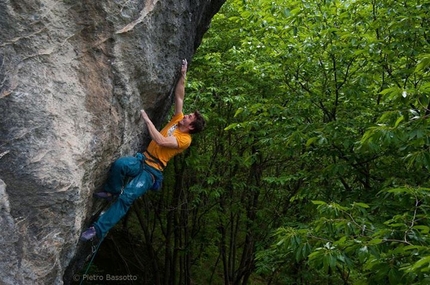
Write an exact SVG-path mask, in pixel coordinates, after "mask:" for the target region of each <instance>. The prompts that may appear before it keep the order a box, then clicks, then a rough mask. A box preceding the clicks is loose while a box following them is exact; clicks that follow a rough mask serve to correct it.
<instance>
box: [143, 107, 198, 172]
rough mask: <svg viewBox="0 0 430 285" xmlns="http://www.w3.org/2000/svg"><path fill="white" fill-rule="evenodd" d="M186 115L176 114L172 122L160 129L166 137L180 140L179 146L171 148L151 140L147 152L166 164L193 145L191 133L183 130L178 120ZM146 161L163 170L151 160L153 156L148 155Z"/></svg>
mask: <svg viewBox="0 0 430 285" xmlns="http://www.w3.org/2000/svg"><path fill="white" fill-rule="evenodd" d="M183 117H184V114H183V113H179V114H176V115H175V116H173V118H172V119H171V120H170V122H169V123H168V124H167V125H166V126H165V127H164V128H163V129H162V130H161V131H160V133H161V135H163V136H164V137H169V136H174V137H175V138H176V141H177V142H178V147H177V148H170V147H165V146H161V145H158V144H157V143H156V142H155V141H153V140H152V141H151V142H150V143H149V145H148V148H147V152H149V153H150V154H151V155H152V156H155V157H156V158H158V159H159V160H160V161H161V162H162V163H163V164H164V165H167V162H168V161H169V160H170V159H171V158H172V157H174V156H175V155H177V154H179V153H181V152H183V151H184V150H186V149H187V148H188V147H189V146H190V145H191V135H190V134H189V133H183V132H181V131H180V130H179V129H178V128H177V127H178V122H179V121H180V120H182V118H183ZM146 163H147V164H148V165H150V166H152V167H154V168H156V169H158V170H161V171H162V170H163V169H162V167H161V166H160V165H158V164H157V163H155V162H152V161H151V157H148V159H147V160H146Z"/></svg>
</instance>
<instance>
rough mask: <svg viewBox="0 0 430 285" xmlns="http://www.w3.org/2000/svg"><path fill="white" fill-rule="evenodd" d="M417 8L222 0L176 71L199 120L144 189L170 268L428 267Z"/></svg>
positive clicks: (424, 51)
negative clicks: (152, 188)
mask: <svg viewBox="0 0 430 285" xmlns="http://www.w3.org/2000/svg"><path fill="white" fill-rule="evenodd" d="M429 8H430V7H429V5H428V4H426V3H422V1H415V0H414V1H412V0H407V1H401V2H399V1H388V0H383V1H366V0H356V1H340V0H330V1H297V0H292V1H291V0H289V1H286V0H280V1H268V0H258V1H257V0H240V1H239V0H232V1H228V2H227V3H226V4H225V5H224V7H223V8H222V10H221V11H220V12H219V13H218V14H217V15H216V17H215V18H214V19H213V21H212V24H211V27H210V29H209V31H208V33H207V34H206V36H205V38H204V39H203V42H202V45H201V46H200V47H199V50H198V52H197V53H196V55H195V57H194V58H193V60H192V62H191V64H190V70H189V76H188V81H187V89H186V90H187V97H186V102H185V106H186V107H187V108H189V109H190V110H194V109H199V110H200V111H201V112H202V113H203V114H205V116H206V117H207V118H208V126H207V129H206V130H205V132H203V133H202V134H198V135H196V136H195V137H194V138H193V147H192V148H191V149H190V150H188V151H187V152H186V153H185V154H184V155H183V156H180V157H178V158H176V159H175V163H174V165H173V166H172V165H169V167H168V169H166V172H165V176H166V180H165V183H164V188H163V192H162V194H160V195H158V196H157V195H153V196H149V197H148V201H146V203H148V205H153V207H155V209H156V210H155V211H152V212H151V211H149V210H148V211H147V212H146V213H145V217H148V221H151V222H148V224H147V225H146V226H147V227H150V226H152V227H150V228H149V229H146V228H145V234H146V235H145V237H146V238H147V242H146V246H147V247H148V248H151V247H153V248H154V249H153V251H154V252H157V253H158V255H160V256H164V257H165V260H164V262H159V264H162V265H163V266H165V268H164V269H165V270H167V269H170V270H171V271H172V272H175V270H174V269H175V268H176V269H177V272H186V273H184V275H181V276H178V277H176V278H173V277H171V278H172V279H171V280H174V281H175V282H176V283H175V284H191V283H196V284H384V283H386V284H426V283H429V282H430V281H429V278H430V277H429V272H428V271H429V269H430V250H429V249H430V248H429V240H428V239H429V232H430V226H429V221H428V219H427V211H428V205H429V204H428V203H429V189H430V185H429V167H430V155H429V145H430V142H429V135H428V134H429V123H428V116H429V109H430V99H429V91H430V83H429V82H430V80H429V70H430V50H429V41H430V36H429V32H428V31H429V28H430V25H429V24H428V23H429V21H428V18H429V13H428V11H429ZM154 205H155V206H154ZM152 221H153V222H152ZM159 267H162V266H161V265H159ZM172 275H174V274H173V273H172ZM166 278H167V277H166ZM166 280H167V279H166ZM166 282H167V281H166ZM166 284H168V282H167V283H166ZM169 284H174V282H173V283H169Z"/></svg>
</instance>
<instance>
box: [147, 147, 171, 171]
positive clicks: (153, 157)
mask: <svg viewBox="0 0 430 285" xmlns="http://www.w3.org/2000/svg"><path fill="white" fill-rule="evenodd" d="M146 154H148V155H146ZM148 156H149V157H148ZM145 157H146V160H147V161H149V162H152V163H156V164H157V165H158V166H160V167H161V170H163V169H164V168H166V165H165V164H164V163H163V162H162V161H161V160H159V159H158V158H157V157H155V156H154V155H152V154H151V153H150V152H149V151H147V150H146V151H145Z"/></svg>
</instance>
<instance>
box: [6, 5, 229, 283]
mask: <svg viewBox="0 0 430 285" xmlns="http://www.w3.org/2000/svg"><path fill="white" fill-rule="evenodd" d="M224 2H225V0H212V1H211V0H188V1H174V0H167V1H160V0H131V1H122V0H106V1H90V0H74V1H71V0H64V1H54V0H1V1H0V206H1V212H0V225H1V229H2V232H1V233H0V256H1V259H0V284H62V283H68V279H67V278H64V279H63V276H64V273H65V270H66V268H67V267H68V266H69V265H70V262H71V261H72V260H73V258H74V257H75V256H76V255H77V254H79V250H80V249H79V247H78V244H79V242H78V239H79V235H80V232H81V230H82V229H83V228H85V227H86V226H87V222H88V218H89V217H90V215H91V211H92V207H93V205H92V199H91V195H92V193H93V192H94V191H96V190H97V189H98V188H99V187H100V186H101V185H102V183H103V182H104V180H105V178H106V174H107V170H108V168H109V166H110V164H111V163H112V162H113V160H114V159H116V158H117V157H119V156H121V155H131V154H133V153H134V152H136V151H139V150H141V149H142V147H143V146H144V145H145V143H146V142H147V135H145V133H146V132H145V131H146V129H145V125H144V124H143V123H142V121H141V120H140V119H139V113H138V111H139V110H140V109H141V108H145V109H146V110H147V111H148V113H149V114H150V115H151V117H152V118H153V120H154V123H155V124H156V125H159V124H160V123H161V122H162V121H163V120H164V119H165V117H166V115H167V112H168V110H169V109H170V106H171V99H172V91H173V88H174V86H175V83H176V82H175V81H176V79H177V76H178V74H179V68H180V64H181V59H183V58H187V59H188V60H189V61H190V59H191V57H192V55H193V53H194V52H195V49H196V48H197V47H198V46H199V44H200V41H201V39H202V37H203V34H204V32H205V31H206V30H207V28H208V25H209V23H210V20H211V18H212V16H213V15H214V14H215V13H216V12H217V11H218V10H219V8H220V7H221V5H222V4H223V3H224ZM69 281H70V280H69Z"/></svg>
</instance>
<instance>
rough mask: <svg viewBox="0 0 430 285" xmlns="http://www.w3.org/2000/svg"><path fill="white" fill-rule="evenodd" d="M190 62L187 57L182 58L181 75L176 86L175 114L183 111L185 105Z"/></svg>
mask: <svg viewBox="0 0 430 285" xmlns="http://www.w3.org/2000/svg"><path fill="white" fill-rule="evenodd" d="M187 67H188V62H187V60H186V59H184V60H182V66H181V77H180V78H179V80H178V83H177V84H176V88H175V115H177V114H179V113H182V108H183V106H184V97H185V79H186V76H187Z"/></svg>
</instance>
